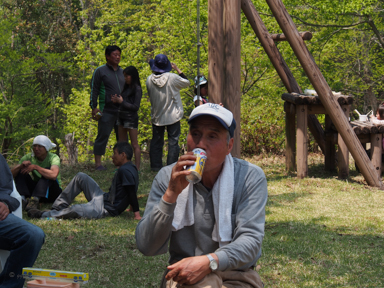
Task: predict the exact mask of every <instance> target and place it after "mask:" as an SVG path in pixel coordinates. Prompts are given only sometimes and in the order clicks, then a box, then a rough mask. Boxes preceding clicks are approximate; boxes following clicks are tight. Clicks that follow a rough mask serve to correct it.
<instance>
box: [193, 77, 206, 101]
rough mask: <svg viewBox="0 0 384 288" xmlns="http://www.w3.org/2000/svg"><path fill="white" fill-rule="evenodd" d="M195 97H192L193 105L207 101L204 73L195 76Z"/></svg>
mask: <svg viewBox="0 0 384 288" xmlns="http://www.w3.org/2000/svg"><path fill="white" fill-rule="evenodd" d="M199 86H200V93H199V95H197V94H198V93H197V92H198V91H197V90H198V88H199ZM194 92H195V94H196V95H195V97H193V103H195V107H197V106H199V105H202V104H205V103H208V102H209V101H208V80H207V78H205V76H204V75H200V76H196V77H195V89H194Z"/></svg>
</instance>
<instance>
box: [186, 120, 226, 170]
mask: <svg viewBox="0 0 384 288" xmlns="http://www.w3.org/2000/svg"><path fill="white" fill-rule="evenodd" d="M227 138H228V132H227V130H226V129H225V128H224V127H223V125H221V124H220V122H219V121H218V120H216V119H215V118H214V117H211V116H200V117H198V118H196V119H195V120H193V121H192V123H191V125H190V128H189V133H188V136H187V146H188V151H192V150H193V149H195V148H202V149H204V150H205V151H206V152H207V161H206V162H205V168H204V174H205V173H208V172H210V171H211V172H212V171H220V170H221V168H222V165H223V163H224V160H225V157H226V156H227V155H228V154H229V153H230V152H231V150H232V147H233V138H232V139H230V141H229V144H227Z"/></svg>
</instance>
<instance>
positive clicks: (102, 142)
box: [90, 45, 124, 170]
mask: <svg viewBox="0 0 384 288" xmlns="http://www.w3.org/2000/svg"><path fill="white" fill-rule="evenodd" d="M105 57H106V59H107V63H106V64H104V65H102V66H100V67H98V68H96V70H95V72H94V73H93V76H92V81H91V101H90V106H91V109H92V118H93V119H94V120H97V121H98V122H99V123H98V131H97V137H96V140H95V143H94V146H93V154H94V155H95V168H96V170H105V169H106V168H105V167H104V166H102V165H101V156H102V155H104V154H105V147H106V146H107V142H108V138H109V135H110V134H111V132H112V129H113V127H114V126H115V124H116V120H117V113H118V109H119V105H118V104H117V103H113V102H112V100H111V98H112V95H120V94H121V91H122V89H123V86H124V75H123V69H121V67H120V66H119V63H120V57H121V49H120V48H119V47H118V46H116V45H113V46H107V48H106V49H105ZM98 99H99V108H97V100H98Z"/></svg>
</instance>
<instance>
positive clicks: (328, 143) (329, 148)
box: [324, 114, 336, 171]
mask: <svg viewBox="0 0 384 288" xmlns="http://www.w3.org/2000/svg"><path fill="white" fill-rule="evenodd" d="M324 126H325V133H326V136H325V154H324V158H325V160H324V164H325V170H328V171H333V170H335V167H336V166H335V163H336V149H335V141H334V140H333V135H334V134H333V132H332V129H331V126H332V120H331V118H330V117H329V115H328V114H325V125H324Z"/></svg>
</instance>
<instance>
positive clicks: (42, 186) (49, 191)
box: [15, 173, 61, 203]
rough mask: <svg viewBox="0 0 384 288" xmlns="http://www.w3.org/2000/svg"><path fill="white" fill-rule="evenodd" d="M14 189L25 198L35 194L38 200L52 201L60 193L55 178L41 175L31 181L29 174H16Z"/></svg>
mask: <svg viewBox="0 0 384 288" xmlns="http://www.w3.org/2000/svg"><path fill="white" fill-rule="evenodd" d="M15 184H16V189H17V191H18V192H19V194H20V195H22V196H25V197H26V198H28V197H32V196H36V197H39V198H40V202H48V203H53V202H54V201H55V200H56V198H57V197H58V196H59V195H60V193H61V188H60V186H59V183H57V181H56V180H49V179H46V178H44V177H41V178H40V180H39V181H37V182H36V181H33V180H32V178H31V176H30V175H29V174H22V173H19V174H17V176H16V178H15Z"/></svg>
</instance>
